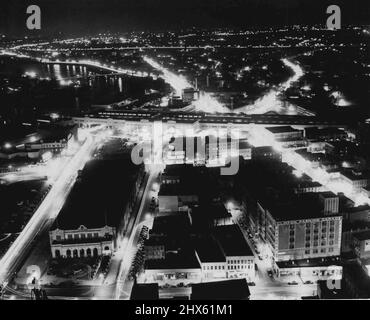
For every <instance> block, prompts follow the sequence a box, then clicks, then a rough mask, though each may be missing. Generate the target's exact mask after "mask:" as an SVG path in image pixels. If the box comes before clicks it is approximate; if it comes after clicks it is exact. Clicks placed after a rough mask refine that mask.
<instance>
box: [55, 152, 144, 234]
mask: <svg viewBox="0 0 370 320" xmlns="http://www.w3.org/2000/svg"><path fill="white" fill-rule="evenodd" d="M139 169H140V166H136V165H134V164H133V163H132V161H131V159H115V160H92V161H90V162H88V163H87V164H86V165H85V167H84V169H83V170H82V173H81V174H80V178H78V180H77V181H76V183H75V185H74V186H73V189H72V191H71V192H70V194H69V195H68V197H67V200H66V202H65V204H64V206H63V208H62V210H61V212H60V213H59V215H58V217H57V219H56V220H55V223H54V228H59V229H62V230H75V229H78V228H79V227H80V226H81V225H83V226H85V227H86V228H88V229H93V228H102V227H104V226H105V225H108V226H110V227H115V228H117V227H118V226H119V224H120V222H121V220H122V218H123V212H124V210H125V208H126V205H127V203H128V201H129V198H130V194H131V193H132V192H133V189H134V186H135V183H136V180H137V175H138V173H139Z"/></svg>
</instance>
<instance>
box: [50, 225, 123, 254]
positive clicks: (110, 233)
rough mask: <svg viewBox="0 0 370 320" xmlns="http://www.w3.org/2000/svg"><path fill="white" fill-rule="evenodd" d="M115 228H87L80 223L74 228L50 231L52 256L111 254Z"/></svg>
mask: <svg viewBox="0 0 370 320" xmlns="http://www.w3.org/2000/svg"><path fill="white" fill-rule="evenodd" d="M115 233H116V231H115V228H112V227H108V226H105V227H102V228H93V229H88V228H86V227H85V226H83V225H81V226H80V227H79V228H78V229H76V230H61V229H55V230H53V231H50V233H49V236H50V248H51V254H52V257H53V258H84V257H97V256H102V255H111V254H112V253H113V251H114V239H115Z"/></svg>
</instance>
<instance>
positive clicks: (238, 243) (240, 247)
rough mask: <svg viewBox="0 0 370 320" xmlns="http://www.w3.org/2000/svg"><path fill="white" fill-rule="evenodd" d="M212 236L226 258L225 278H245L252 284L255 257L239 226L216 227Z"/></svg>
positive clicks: (254, 274) (254, 273)
mask: <svg viewBox="0 0 370 320" xmlns="http://www.w3.org/2000/svg"><path fill="white" fill-rule="evenodd" d="M212 235H213V236H214V238H215V239H216V241H217V242H218V244H219V246H220V248H221V250H222V252H223V254H224V256H225V258H226V263H227V278H229V279H230V278H246V279H247V281H248V282H254V280H255V276H256V272H255V257H254V254H253V252H252V250H251V249H250V247H249V245H248V243H247V242H246V240H245V238H244V236H243V234H242V233H241V231H240V229H239V226H237V225H226V226H218V227H215V228H214V229H213V231H212Z"/></svg>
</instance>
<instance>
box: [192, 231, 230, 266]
mask: <svg viewBox="0 0 370 320" xmlns="http://www.w3.org/2000/svg"><path fill="white" fill-rule="evenodd" d="M193 242H194V248H195V251H196V253H197V254H198V257H199V260H200V261H201V262H202V263H211V262H225V261H226V258H225V256H224V254H223V252H222V250H221V248H220V246H219V244H218V243H217V241H216V240H215V239H214V238H213V237H212V236H204V237H197V238H196V239H194V240H193Z"/></svg>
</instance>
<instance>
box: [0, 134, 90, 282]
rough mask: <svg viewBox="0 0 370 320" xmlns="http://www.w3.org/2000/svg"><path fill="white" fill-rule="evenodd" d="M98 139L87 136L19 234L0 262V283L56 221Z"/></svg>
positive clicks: (9, 275)
mask: <svg viewBox="0 0 370 320" xmlns="http://www.w3.org/2000/svg"><path fill="white" fill-rule="evenodd" d="M95 145H96V143H95V140H94V139H93V138H92V137H87V139H86V141H85V142H84V143H83V145H82V146H81V148H80V149H79V151H77V153H76V154H75V155H74V156H73V157H72V158H71V159H70V160H69V161H68V163H67V164H66V166H65V167H64V168H63V167H61V168H60V175H59V177H58V178H57V180H56V181H55V183H54V184H53V186H52V188H51V189H50V191H49V193H48V194H47V196H46V197H45V199H44V201H43V202H42V203H41V205H40V206H39V208H38V209H37V210H36V212H35V213H34V214H33V216H32V218H31V219H30V221H29V222H28V223H27V225H26V226H25V228H24V229H23V230H22V232H21V233H20V235H19V236H18V237H17V239H16V240H15V241H14V243H13V244H12V245H11V247H10V248H9V249H8V251H7V252H6V254H5V255H4V256H3V257H2V259H1V260H0V283H8V282H9V280H10V279H11V277H12V275H13V273H14V271H15V270H16V268H17V267H18V265H19V263H20V262H21V261H22V259H23V258H24V256H25V254H26V253H27V252H28V250H29V249H30V245H31V244H32V242H33V240H34V239H35V238H36V236H37V235H38V234H39V233H41V232H42V231H44V230H46V228H47V227H48V225H49V223H48V221H50V220H52V219H55V217H56V216H57V215H58V214H59V211H60V210H61V208H62V206H63V204H64V202H65V200H66V198H67V196H68V194H69V192H70V190H71V189H72V186H73V184H74V182H75V179H76V177H77V173H78V170H80V169H82V168H83V167H84V165H85V163H86V162H87V161H88V160H89V159H90V155H91V154H92V152H93V150H94V148H95Z"/></svg>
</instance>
